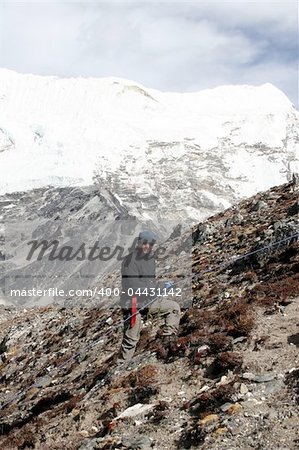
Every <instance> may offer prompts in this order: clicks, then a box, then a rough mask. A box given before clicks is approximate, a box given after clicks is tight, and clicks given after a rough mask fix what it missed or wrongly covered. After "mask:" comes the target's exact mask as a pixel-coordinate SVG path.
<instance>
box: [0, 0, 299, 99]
mask: <svg viewBox="0 0 299 450" xmlns="http://www.w3.org/2000/svg"><path fill="white" fill-rule="evenodd" d="M2 24H3V26H4V29H3V32H2V34H3V35H4V38H3V39H2V52H1V58H0V65H1V66H3V67H8V68H12V69H15V70H18V71H21V72H33V73H40V74H49V75H52V74H54V75H60V76H79V75H82V76H110V75H112V76H120V77H124V78H129V79H131V80H135V81H138V82H140V83H143V84H144V85H145V86H148V87H153V88H157V89H162V90H177V91H191V90H200V89H202V88H207V87H213V86H216V85H218V84H225V83H229V84H232V83H253V84H260V83H264V82H272V83H273V84H276V85H277V86H278V87H279V88H281V89H282V90H283V91H284V92H286V93H287V95H288V96H289V97H290V98H291V99H292V100H293V102H294V103H295V102H297V75H296V71H295V70H294V69H295V67H296V63H297V61H296V60H297V54H296V53H297V3H296V2H291V3H288V2H287V3H285V2H270V1H264V2H259V3H257V2H254V1H251V2H242V1H234V2H229V3H227V2H219V1H218V2H214V1H209V2H200V3H198V2H197V3H192V2H183V1H180V2H176V1H174V2H168V1H162V2H159V3H157V2H151V1H148V2H138V3H137V2H121V1H120V2H112V3H109V4H108V3H105V2H92V3H89V2H85V3H80V2H72V3H68V2H65V3H55V2H52V3H48V2H47V3H43V2H38V3H34V4H29V3H27V4H7V5H5V6H2Z"/></svg>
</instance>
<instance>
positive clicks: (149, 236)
mask: <svg viewBox="0 0 299 450" xmlns="http://www.w3.org/2000/svg"><path fill="white" fill-rule="evenodd" d="M138 240H139V241H147V242H152V241H155V240H156V235H155V234H154V233H153V232H152V231H149V230H144V231H140V233H139V236H138Z"/></svg>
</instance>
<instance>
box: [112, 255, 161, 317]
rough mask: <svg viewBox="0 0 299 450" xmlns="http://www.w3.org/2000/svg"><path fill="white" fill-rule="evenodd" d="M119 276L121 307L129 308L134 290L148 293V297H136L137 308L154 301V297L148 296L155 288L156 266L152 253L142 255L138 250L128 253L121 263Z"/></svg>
mask: <svg viewBox="0 0 299 450" xmlns="http://www.w3.org/2000/svg"><path fill="white" fill-rule="evenodd" d="M121 275H122V296H121V305H122V306H123V307H125V306H128V307H130V306H131V299H132V292H133V293H136V290H139V291H144V290H146V289H147V291H148V295H138V296H137V306H138V307H139V308H140V307H142V306H144V305H145V304H146V303H148V302H150V301H151V300H153V299H154V296H150V295H149V294H150V292H151V291H150V288H155V287H156V282H155V277H156V264H155V258H154V254H153V253H148V254H144V253H142V251H140V250H138V249H135V250H134V251H133V252H132V253H129V254H128V255H127V256H126V257H125V258H124V260H123V262H122V266H121Z"/></svg>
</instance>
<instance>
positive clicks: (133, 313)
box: [131, 297, 137, 328]
mask: <svg viewBox="0 0 299 450" xmlns="http://www.w3.org/2000/svg"><path fill="white" fill-rule="evenodd" d="M136 314H137V297H132V317H131V327H132V328H133V327H134V325H135V323H136Z"/></svg>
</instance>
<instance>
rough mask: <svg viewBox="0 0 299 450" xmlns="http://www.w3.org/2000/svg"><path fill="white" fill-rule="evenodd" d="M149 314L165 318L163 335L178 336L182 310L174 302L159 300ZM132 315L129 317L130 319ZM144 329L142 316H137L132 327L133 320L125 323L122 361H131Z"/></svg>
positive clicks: (153, 304) (149, 309) (165, 299)
mask: <svg viewBox="0 0 299 450" xmlns="http://www.w3.org/2000/svg"><path fill="white" fill-rule="evenodd" d="M148 313H149V314H150V315H152V316H156V315H160V316H161V317H163V318H164V329H163V335H164V336H170V335H172V334H177V333H178V330H179V324H180V316H181V308H180V305H179V304H178V303H177V302H175V301H174V300H168V299H167V298H165V297H161V298H158V299H157V300H155V301H154V302H153V303H152V304H151V305H150V306H149V308H148ZM130 315H131V310H130V314H128V315H127V317H129V316H130ZM141 329H142V318H141V314H140V313H137V314H136V321H135V324H134V326H133V327H132V325H131V319H129V320H127V321H126V322H125V323H124V335H123V341H122V344H121V350H120V359H122V360H124V361H129V360H130V359H132V357H133V355H134V353H135V348H136V345H137V343H138V341H139V339H140V333H141Z"/></svg>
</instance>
